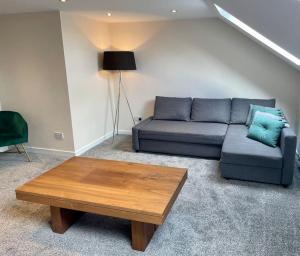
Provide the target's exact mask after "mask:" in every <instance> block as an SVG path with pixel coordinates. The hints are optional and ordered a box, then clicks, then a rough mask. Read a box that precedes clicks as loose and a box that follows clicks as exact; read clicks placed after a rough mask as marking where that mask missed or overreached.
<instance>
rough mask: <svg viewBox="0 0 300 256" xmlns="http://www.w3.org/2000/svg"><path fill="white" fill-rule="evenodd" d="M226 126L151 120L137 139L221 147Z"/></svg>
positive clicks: (141, 130) (140, 131)
mask: <svg viewBox="0 0 300 256" xmlns="http://www.w3.org/2000/svg"><path fill="white" fill-rule="evenodd" d="M227 127H228V125H227V124H221V123H200V122H181V121H165V120H152V121H151V122H149V123H147V124H146V125H145V126H143V127H142V128H141V129H140V130H139V138H141V139H149V140H160V141H176V142H189V143H201V144H209V145H211V144H212V145H222V144H223V141H224V138H225V134H226V131H227Z"/></svg>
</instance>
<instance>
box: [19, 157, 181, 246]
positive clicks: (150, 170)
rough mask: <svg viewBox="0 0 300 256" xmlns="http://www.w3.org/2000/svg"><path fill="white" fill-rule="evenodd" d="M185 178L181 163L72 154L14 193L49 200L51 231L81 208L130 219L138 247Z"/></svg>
mask: <svg viewBox="0 0 300 256" xmlns="http://www.w3.org/2000/svg"><path fill="white" fill-rule="evenodd" d="M186 178H187V170H186V169H182V168H173V167H164V166H155V165H145V164H136V163H128V162H121V161H111V160H100V159H92V158H85V157H73V158H71V159H69V160H67V161H66V162H64V163H63V164H61V165H59V166H57V167H55V168H53V169H51V170H50V171H48V172H46V173H44V174H42V175H41V176H39V177H37V178H35V179H33V180H32V181H30V182H28V183H26V184H25V185H23V186H21V187H19V188H17V189H16V197H17V199H20V200H24V201H29V202H34V203H39V204H45V205H49V206H50V212H51V226H52V230H53V232H55V233H60V234H63V233H64V232H65V231H66V230H67V229H68V228H69V227H70V226H71V225H72V224H73V223H74V222H75V221H76V220H77V219H78V218H79V217H80V216H81V215H82V214H83V213H85V212H90V213H96V214H100V215H105V216H111V217H117V218H122V219H127V220H130V221H131V234H132V247H133V249H135V250H139V251H144V250H145V249H146V247H147V245H148V243H149V242H150V240H151V238H152V236H153V234H154V232H155V230H156V228H157V225H162V224H163V223H164V221H165V219H166V217H167V215H168V213H169V211H170V209H171V207H172V205H173V203H174V201H175V200H176V198H177V195H178V194H179V192H180V190H181V188H182V186H183V184H184V182H185V180H186Z"/></svg>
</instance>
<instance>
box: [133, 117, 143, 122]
mask: <svg viewBox="0 0 300 256" xmlns="http://www.w3.org/2000/svg"><path fill="white" fill-rule="evenodd" d="M142 120H143V118H142V117H141V116H135V117H134V121H135V122H141V121H142Z"/></svg>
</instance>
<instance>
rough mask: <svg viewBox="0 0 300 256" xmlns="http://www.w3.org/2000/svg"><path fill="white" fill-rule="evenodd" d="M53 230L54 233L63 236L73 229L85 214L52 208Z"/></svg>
mask: <svg viewBox="0 0 300 256" xmlns="http://www.w3.org/2000/svg"><path fill="white" fill-rule="evenodd" d="M50 212H51V228H52V230H53V232H54V233H58V234H63V233H65V232H66V231H67V229H68V228H69V227H71V226H72V225H73V224H74V223H75V222H76V221H77V220H78V219H79V218H80V217H81V216H82V215H83V214H84V213H83V212H80V211H74V210H69V209H64V208H58V207H54V206H50Z"/></svg>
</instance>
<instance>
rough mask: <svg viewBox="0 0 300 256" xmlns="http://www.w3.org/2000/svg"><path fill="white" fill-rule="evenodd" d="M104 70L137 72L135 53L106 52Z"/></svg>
mask: <svg viewBox="0 0 300 256" xmlns="http://www.w3.org/2000/svg"><path fill="white" fill-rule="evenodd" d="M103 69H104V70H120V71H123V70H136V64H135V58H134V52H128V51H106V52H104V57H103Z"/></svg>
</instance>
